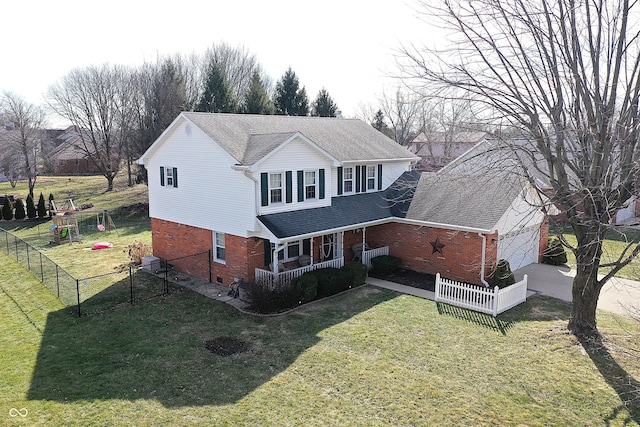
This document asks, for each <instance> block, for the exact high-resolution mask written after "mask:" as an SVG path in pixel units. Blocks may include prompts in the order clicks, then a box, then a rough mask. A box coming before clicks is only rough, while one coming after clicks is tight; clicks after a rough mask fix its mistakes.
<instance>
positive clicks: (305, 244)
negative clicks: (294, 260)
mask: <svg viewBox="0 0 640 427" xmlns="http://www.w3.org/2000/svg"><path fill="white" fill-rule="evenodd" d="M302 253H303V254H304V255H311V239H304V240H303V241H302Z"/></svg>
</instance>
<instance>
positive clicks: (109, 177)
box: [106, 175, 115, 191]
mask: <svg viewBox="0 0 640 427" xmlns="http://www.w3.org/2000/svg"><path fill="white" fill-rule="evenodd" d="M106 178H107V191H113V179H114V178H115V175H107V176H106Z"/></svg>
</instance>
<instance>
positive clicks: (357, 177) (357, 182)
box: [355, 166, 361, 193]
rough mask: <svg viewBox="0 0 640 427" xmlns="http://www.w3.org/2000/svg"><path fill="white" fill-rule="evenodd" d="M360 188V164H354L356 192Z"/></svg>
mask: <svg viewBox="0 0 640 427" xmlns="http://www.w3.org/2000/svg"><path fill="white" fill-rule="evenodd" d="M360 191H361V190H360V166H356V190H355V192H356V193H359V192H360Z"/></svg>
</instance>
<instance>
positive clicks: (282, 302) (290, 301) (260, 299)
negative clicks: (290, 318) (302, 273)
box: [248, 284, 301, 313]
mask: <svg viewBox="0 0 640 427" xmlns="http://www.w3.org/2000/svg"><path fill="white" fill-rule="evenodd" d="M300 291H301V287H300V286H290V287H285V288H280V289H275V290H271V289H267V288H264V287H262V286H259V285H256V284H254V285H253V286H251V288H250V289H249V290H248V292H249V294H250V297H249V299H250V301H251V306H250V307H251V309H252V310H255V311H257V312H258V313H277V312H279V311H284V310H286V309H289V308H293V307H297V306H298V304H299V302H300V299H301V294H300Z"/></svg>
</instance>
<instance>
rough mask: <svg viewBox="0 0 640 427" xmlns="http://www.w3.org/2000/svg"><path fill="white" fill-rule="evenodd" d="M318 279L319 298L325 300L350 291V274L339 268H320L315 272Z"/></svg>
mask: <svg viewBox="0 0 640 427" xmlns="http://www.w3.org/2000/svg"><path fill="white" fill-rule="evenodd" d="M313 274H314V275H315V276H316V278H317V279H318V297H320V298H324V297H328V296H330V295H334V294H337V293H339V292H342V291H344V290H346V289H349V285H350V279H351V277H350V276H349V273H348V272H347V271H345V270H342V269H339V268H333V267H328V268H320V269H318V270H315V271H313Z"/></svg>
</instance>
